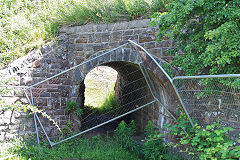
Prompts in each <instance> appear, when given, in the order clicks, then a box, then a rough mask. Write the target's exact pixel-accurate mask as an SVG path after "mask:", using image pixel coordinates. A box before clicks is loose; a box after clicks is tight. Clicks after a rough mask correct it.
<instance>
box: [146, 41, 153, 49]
mask: <svg viewBox="0 0 240 160" xmlns="http://www.w3.org/2000/svg"><path fill="white" fill-rule="evenodd" d="M144 48H145V49H151V48H155V42H146V43H144Z"/></svg>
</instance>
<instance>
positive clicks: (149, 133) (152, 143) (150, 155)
mask: <svg viewBox="0 0 240 160" xmlns="http://www.w3.org/2000/svg"><path fill="white" fill-rule="evenodd" d="M158 134H159V132H158V131H157V128H156V127H155V126H154V124H153V123H152V121H149V122H148V124H147V126H146V128H145V136H146V141H145V143H144V147H143V154H144V157H145V159H150V160H155V159H163V158H164V154H166V153H167V150H166V146H165V145H164V144H163V141H162V139H161V138H159V137H158Z"/></svg>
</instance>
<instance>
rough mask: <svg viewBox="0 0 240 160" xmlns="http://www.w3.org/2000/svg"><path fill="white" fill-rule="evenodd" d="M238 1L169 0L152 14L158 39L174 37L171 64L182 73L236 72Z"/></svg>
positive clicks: (239, 50) (239, 54)
mask: <svg viewBox="0 0 240 160" xmlns="http://www.w3.org/2000/svg"><path fill="white" fill-rule="evenodd" d="M239 5H240V1H235V0H228V1H226V0H180V1H179V0H173V1H172V2H171V3H169V5H168V6H167V9H168V12H167V13H156V14H155V15H154V20H153V24H157V25H158V26H159V34H158V38H159V39H162V38H163V37H165V36H166V37H169V38H171V39H173V40H176V43H177V45H176V47H177V48H175V49H174V50H173V52H178V53H184V54H177V55H176V57H175V59H174V64H175V65H177V66H178V67H181V68H182V69H183V70H184V71H185V73H186V75H195V74H233V73H239V71H240V70H239V65H240V61H239V59H240V48H239V46H240V40H239V37H240V7H239Z"/></svg>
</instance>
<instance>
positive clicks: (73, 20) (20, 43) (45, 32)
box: [0, 0, 169, 66]
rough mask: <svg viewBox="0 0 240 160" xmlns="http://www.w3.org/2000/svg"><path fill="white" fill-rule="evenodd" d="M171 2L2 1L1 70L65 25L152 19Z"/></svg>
mask: <svg viewBox="0 0 240 160" xmlns="http://www.w3.org/2000/svg"><path fill="white" fill-rule="evenodd" d="M168 1H169V0H101V1H100V0H81V1H80V0H11V1H9V0H0V66H4V65H7V64H9V63H10V62H12V61H13V60H15V59H17V58H19V57H21V56H24V55H25V54H26V53H28V52H29V51H31V50H32V49H34V48H38V47H40V46H42V45H43V44H44V43H45V42H46V41H49V40H52V39H54V38H55V37H56V35H57V34H58V28H59V27H60V26H63V25H82V24H86V23H89V22H94V23H109V22H115V21H121V20H132V19H136V18H139V17H150V15H151V14H152V13H153V12H155V11H165V10H166V4H167V3H168Z"/></svg>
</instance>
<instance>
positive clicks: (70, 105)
mask: <svg viewBox="0 0 240 160" xmlns="http://www.w3.org/2000/svg"><path fill="white" fill-rule="evenodd" d="M65 110H66V112H67V113H70V112H75V113H76V114H77V115H78V116H81V115H82V113H83V110H82V109H80V108H78V105H77V102H75V101H67V103H66V109H65Z"/></svg>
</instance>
